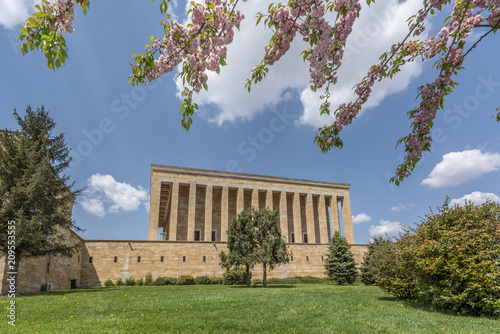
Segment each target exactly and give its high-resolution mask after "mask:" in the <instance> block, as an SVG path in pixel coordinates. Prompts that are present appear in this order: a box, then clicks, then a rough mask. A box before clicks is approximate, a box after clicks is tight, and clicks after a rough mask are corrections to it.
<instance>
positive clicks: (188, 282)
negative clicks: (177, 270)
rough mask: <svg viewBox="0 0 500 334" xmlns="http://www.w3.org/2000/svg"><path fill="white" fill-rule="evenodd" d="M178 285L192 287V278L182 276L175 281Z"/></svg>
mask: <svg viewBox="0 0 500 334" xmlns="http://www.w3.org/2000/svg"><path fill="white" fill-rule="evenodd" d="M177 284H178V285H194V278H193V276H190V275H182V276H181V277H179V278H178V279H177Z"/></svg>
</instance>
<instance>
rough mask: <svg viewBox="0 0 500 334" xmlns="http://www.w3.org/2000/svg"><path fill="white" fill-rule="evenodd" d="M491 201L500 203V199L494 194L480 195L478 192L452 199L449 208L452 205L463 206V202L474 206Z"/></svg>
mask: <svg viewBox="0 0 500 334" xmlns="http://www.w3.org/2000/svg"><path fill="white" fill-rule="evenodd" d="M488 199H489V200H491V201H493V202H500V197H498V196H497V195H495V194H494V193H482V192H480V191H474V192H471V193H470V194H467V195H464V196H463V197H460V198H454V199H452V200H451V201H450V206H454V205H463V204H465V201H469V202H472V203H474V204H476V205H480V204H483V203H484V202H486V200H488Z"/></svg>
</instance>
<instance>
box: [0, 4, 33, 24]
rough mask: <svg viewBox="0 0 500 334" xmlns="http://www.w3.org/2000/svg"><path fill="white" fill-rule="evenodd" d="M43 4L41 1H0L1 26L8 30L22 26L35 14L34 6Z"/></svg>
mask: <svg viewBox="0 0 500 334" xmlns="http://www.w3.org/2000/svg"><path fill="white" fill-rule="evenodd" d="M37 3H38V4H39V3H41V1H40V0H0V24H1V25H3V26H5V27H6V28H8V29H14V28H15V27H16V26H17V25H20V24H22V23H23V22H24V21H25V20H26V19H27V18H28V16H30V13H33V12H34V8H33V6H34V5H35V4H37Z"/></svg>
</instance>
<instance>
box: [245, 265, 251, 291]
mask: <svg viewBox="0 0 500 334" xmlns="http://www.w3.org/2000/svg"><path fill="white" fill-rule="evenodd" d="M246 269H247V277H246V279H247V288H249V287H250V266H249V265H248V264H247V265H246Z"/></svg>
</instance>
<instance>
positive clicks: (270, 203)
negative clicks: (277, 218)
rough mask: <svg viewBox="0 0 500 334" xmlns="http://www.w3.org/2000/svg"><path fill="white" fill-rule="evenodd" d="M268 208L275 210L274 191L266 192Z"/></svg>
mask: <svg viewBox="0 0 500 334" xmlns="http://www.w3.org/2000/svg"><path fill="white" fill-rule="evenodd" d="M266 207H267V208H269V209H270V210H273V191H272V190H266Z"/></svg>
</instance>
